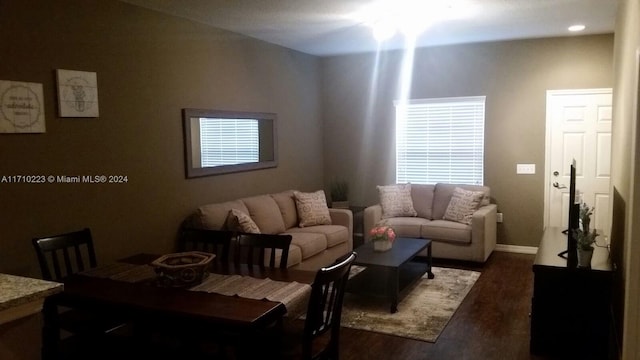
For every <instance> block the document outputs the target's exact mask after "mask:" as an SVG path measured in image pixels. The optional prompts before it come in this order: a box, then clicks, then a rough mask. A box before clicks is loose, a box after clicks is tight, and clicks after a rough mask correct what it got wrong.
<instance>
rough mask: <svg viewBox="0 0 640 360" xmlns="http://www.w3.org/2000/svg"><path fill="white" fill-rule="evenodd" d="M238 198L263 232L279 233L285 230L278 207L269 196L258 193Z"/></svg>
mask: <svg viewBox="0 0 640 360" xmlns="http://www.w3.org/2000/svg"><path fill="white" fill-rule="evenodd" d="M240 200H242V202H243V203H244V204H245V205H246V207H247V209H248V210H249V212H248V214H249V216H251V218H252V219H253V221H255V223H256V225H258V227H259V228H260V230H261V231H262V233H263V234H279V233H281V232H283V231H284V230H285V228H284V221H283V220H282V215H281V214H280V208H279V207H278V204H276V201H275V200H273V198H272V197H271V196H269V195H259V196H253V197H248V198H244V199H240Z"/></svg>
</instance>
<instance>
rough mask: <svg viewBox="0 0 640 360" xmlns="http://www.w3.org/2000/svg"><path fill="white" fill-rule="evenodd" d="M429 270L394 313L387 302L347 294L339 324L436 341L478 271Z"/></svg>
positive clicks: (470, 286)
mask: <svg viewBox="0 0 640 360" xmlns="http://www.w3.org/2000/svg"><path fill="white" fill-rule="evenodd" d="M358 270H359V269H356V271H358ZM432 271H433V273H434V274H435V278H434V279H428V278H427V276H426V274H425V276H424V277H423V278H422V279H420V281H418V282H417V283H416V285H414V288H413V289H412V290H411V291H410V292H409V293H408V294H407V296H406V297H405V298H404V299H403V300H402V301H401V302H400V304H398V312H396V313H395V314H391V313H390V312H389V306H390V304H389V302H386V301H384V300H382V299H375V298H371V297H367V296H361V295H357V294H349V293H347V294H346V295H345V299H344V304H343V310H342V326H345V327H349V328H354V329H360V330H368V331H373V332H378V333H383V334H389V335H395V336H401V337H406V338H411V339H415V340H421V341H426V342H432V343H433V342H436V340H437V339H438V336H439V335H440V333H441V332H442V330H444V328H445V327H446V326H447V323H449V320H450V319H451V317H452V316H453V314H454V313H455V312H456V310H457V309H458V307H459V306H460V304H461V303H462V300H463V299H464V298H465V296H467V294H468V293H469V291H470V290H471V288H472V287H473V285H474V284H475V282H476V280H478V277H480V273H479V272H477V271H468V270H459V269H449V268H438V267H434V268H433V269H432Z"/></svg>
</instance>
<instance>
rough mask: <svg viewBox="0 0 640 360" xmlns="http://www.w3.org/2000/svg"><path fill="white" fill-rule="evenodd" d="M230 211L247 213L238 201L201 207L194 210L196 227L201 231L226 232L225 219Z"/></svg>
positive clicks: (245, 208)
mask: <svg viewBox="0 0 640 360" xmlns="http://www.w3.org/2000/svg"><path fill="white" fill-rule="evenodd" d="M231 209H235V210H240V211H242V212H243V213H245V214H248V213H249V209H247V207H246V206H245V205H244V203H243V202H242V201H240V200H233V201H227V202H223V203H218V204H208V205H202V206H200V207H199V208H198V210H196V219H197V220H196V223H197V224H196V225H198V226H200V227H201V228H203V229H209V230H226V229H227V218H228V217H229V210H231Z"/></svg>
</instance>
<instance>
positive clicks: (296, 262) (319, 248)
mask: <svg viewBox="0 0 640 360" xmlns="http://www.w3.org/2000/svg"><path fill="white" fill-rule="evenodd" d="M322 196H324V193H323V195H322ZM325 206H326V205H325ZM232 210H236V211H240V212H242V213H244V214H247V215H249V217H250V218H251V219H252V220H253V222H254V223H255V225H257V227H258V228H259V231H260V233H263V234H289V235H291V236H292V240H291V247H290V249H289V259H288V261H287V265H288V266H289V267H291V268H298V269H302V270H314V271H315V270H317V269H319V268H321V267H323V266H326V265H329V264H332V263H333V262H334V261H335V260H336V259H337V258H338V257H340V256H342V255H344V254H346V253H348V252H349V251H351V250H352V249H353V215H352V213H351V210H348V209H327V210H328V212H329V216H330V222H331V224H326V225H313V226H305V227H299V224H300V218H299V216H298V210H297V208H296V200H295V197H294V190H288V191H284V192H280V193H276V194H267V195H258V196H252V197H246V198H241V199H237V200H232V201H227V202H223V203H215V204H207V205H202V206H200V207H199V208H198V209H196V211H195V212H194V213H193V214H191V215H190V216H189V217H188V218H187V219H186V220H185V222H184V223H183V226H187V227H194V228H201V229H210V230H232V231H233V230H235V229H230V228H229V227H230V226H231V225H230V224H229V214H230V212H231V211H232ZM277 257H278V260H277V261H279V256H277Z"/></svg>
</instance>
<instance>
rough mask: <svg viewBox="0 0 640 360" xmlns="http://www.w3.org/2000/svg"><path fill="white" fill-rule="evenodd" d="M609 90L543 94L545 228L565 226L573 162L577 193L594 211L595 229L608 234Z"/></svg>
mask: <svg viewBox="0 0 640 360" xmlns="http://www.w3.org/2000/svg"><path fill="white" fill-rule="evenodd" d="M611 115H612V108H611V89H585V90H550V91H547V144H546V145H547V146H546V165H545V172H546V174H545V176H546V178H545V179H546V180H547V181H546V184H545V221H544V223H545V226H557V227H561V228H563V229H565V228H567V224H568V209H569V175H570V165H571V161H572V159H575V160H576V180H577V181H576V190H577V193H578V195H579V198H578V199H580V200H581V201H582V202H584V203H586V204H587V205H589V206H590V207H595V210H594V214H593V216H592V218H591V225H592V228H593V227H595V228H596V229H599V230H601V231H602V232H603V234H602V235H604V236H609V233H610V224H609V219H610V214H609V212H610V209H609V177H610V170H611Z"/></svg>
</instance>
